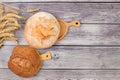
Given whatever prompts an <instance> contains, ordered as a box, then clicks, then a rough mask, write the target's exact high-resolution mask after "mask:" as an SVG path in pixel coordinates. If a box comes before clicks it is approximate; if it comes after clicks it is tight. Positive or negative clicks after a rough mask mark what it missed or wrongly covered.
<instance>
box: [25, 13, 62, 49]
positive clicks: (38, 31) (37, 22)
mask: <svg viewBox="0 0 120 80" xmlns="http://www.w3.org/2000/svg"><path fill="white" fill-rule="evenodd" d="M59 33H60V25H59V23H58V21H57V19H56V18H55V17H54V16H53V15H52V14H50V13H47V12H38V13H36V14H34V15H33V16H31V17H30V18H29V19H28V20H27V22H26V24H25V28H24V35H25V39H26V41H27V42H28V44H29V45H30V46H32V47H34V48H48V47H51V46H52V45H53V44H54V43H55V42H56V41H57V39H58V36H59Z"/></svg>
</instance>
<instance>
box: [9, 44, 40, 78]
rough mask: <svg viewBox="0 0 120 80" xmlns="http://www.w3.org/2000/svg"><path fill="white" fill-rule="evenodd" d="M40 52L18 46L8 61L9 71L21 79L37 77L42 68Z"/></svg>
mask: <svg viewBox="0 0 120 80" xmlns="http://www.w3.org/2000/svg"><path fill="white" fill-rule="evenodd" d="M41 64H42V62H41V60H40V57H39V54H38V52H37V51H36V50H35V49H34V48H32V47H27V46H16V47H15V48H14V50H13V52H12V55H11V57H10V60H9V61H8V67H9V69H10V70H11V71H12V72H14V73H15V74H17V75H19V76H21V77H31V76H33V75H35V74H36V73H37V72H38V71H39V68H40V66H41Z"/></svg>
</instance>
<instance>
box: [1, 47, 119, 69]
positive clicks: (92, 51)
mask: <svg viewBox="0 0 120 80" xmlns="http://www.w3.org/2000/svg"><path fill="white" fill-rule="evenodd" d="M13 48H14V46H3V47H2V48H1V50H0V68H7V62H8V59H9V57H10V55H11V53H12V50H13ZM40 51H41V53H43V52H45V51H51V52H52V60H48V61H44V63H43V66H42V69H120V63H119V62H120V47H80V46H53V47H52V48H50V49H44V50H39V52H40Z"/></svg>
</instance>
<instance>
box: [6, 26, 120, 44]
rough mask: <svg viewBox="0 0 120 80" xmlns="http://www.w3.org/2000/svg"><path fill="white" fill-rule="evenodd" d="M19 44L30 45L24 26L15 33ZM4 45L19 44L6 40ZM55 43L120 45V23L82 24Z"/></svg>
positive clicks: (72, 28)
mask: <svg viewBox="0 0 120 80" xmlns="http://www.w3.org/2000/svg"><path fill="white" fill-rule="evenodd" d="M15 36H16V37H17V38H18V41H19V43H18V44H19V45H28V44H27V42H26V41H25V39H24V34H23V28H22V29H21V30H18V31H17V32H16V34H15ZM4 45H17V44H16V43H15V42H12V41H6V42H4ZM55 45H120V25H111V24H109V25H108V24H82V25H81V27H79V28H74V27H71V28H70V29H69V32H68V34H67V35H66V37H65V38H64V39H63V40H61V41H59V42H57V43H56V44H55Z"/></svg>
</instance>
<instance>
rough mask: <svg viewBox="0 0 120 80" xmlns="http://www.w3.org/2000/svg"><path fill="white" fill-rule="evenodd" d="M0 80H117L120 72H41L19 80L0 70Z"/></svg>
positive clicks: (5, 70) (11, 74) (7, 71)
mask: <svg viewBox="0 0 120 80" xmlns="http://www.w3.org/2000/svg"><path fill="white" fill-rule="evenodd" d="M0 79H1V80H119V79H120V70H41V71H40V72H39V73H38V74H37V75H36V76H34V77H31V78H21V77H18V76H17V75H15V74H13V73H12V72H11V71H10V70H8V69H0Z"/></svg>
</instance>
